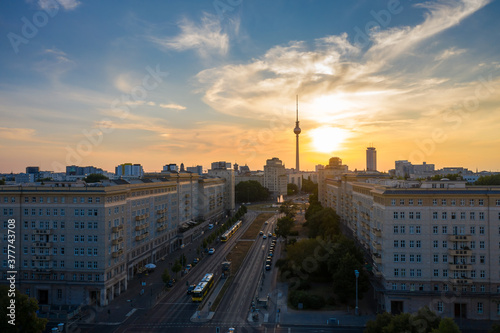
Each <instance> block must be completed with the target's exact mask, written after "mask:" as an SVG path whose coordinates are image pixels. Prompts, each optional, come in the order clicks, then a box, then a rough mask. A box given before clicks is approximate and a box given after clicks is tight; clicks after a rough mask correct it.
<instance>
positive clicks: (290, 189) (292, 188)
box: [286, 183, 299, 195]
mask: <svg viewBox="0 0 500 333" xmlns="http://www.w3.org/2000/svg"><path fill="white" fill-rule="evenodd" d="M297 193H299V187H298V186H297V185H295V184H292V183H289V184H287V185H286V194H287V195H294V194H297Z"/></svg>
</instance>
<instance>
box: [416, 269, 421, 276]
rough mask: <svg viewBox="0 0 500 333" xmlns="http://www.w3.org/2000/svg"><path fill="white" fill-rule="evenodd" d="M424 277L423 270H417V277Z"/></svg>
mask: <svg viewBox="0 0 500 333" xmlns="http://www.w3.org/2000/svg"><path fill="white" fill-rule="evenodd" d="M420 276H422V270H421V269H417V277H420Z"/></svg>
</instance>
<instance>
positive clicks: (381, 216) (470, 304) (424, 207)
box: [323, 175, 500, 320]
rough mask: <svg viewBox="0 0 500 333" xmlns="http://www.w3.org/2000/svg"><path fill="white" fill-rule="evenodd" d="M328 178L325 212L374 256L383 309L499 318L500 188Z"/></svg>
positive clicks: (490, 318) (445, 182)
mask: <svg viewBox="0 0 500 333" xmlns="http://www.w3.org/2000/svg"><path fill="white" fill-rule="evenodd" d="M465 183H466V182H465V181H448V180H442V181H427V182H422V183H420V182H405V181H392V180H387V179H385V180H384V179H381V180H380V181H379V184H373V183H367V182H360V181H359V180H358V179H356V177H355V176H348V175H344V176H343V177H342V179H340V180H333V179H328V180H327V181H326V186H325V193H324V196H325V200H324V202H323V204H324V205H326V206H327V207H332V208H334V209H335V210H336V211H337V213H338V214H339V215H340V216H341V218H342V221H343V222H344V223H345V225H346V226H347V227H348V229H349V230H350V231H352V233H353V235H354V236H355V238H356V239H357V241H358V242H359V244H361V246H362V247H363V248H364V250H365V251H366V253H367V254H368V255H369V256H370V257H371V258H372V264H373V272H374V275H375V278H376V279H375V281H374V283H373V284H374V287H375V288H374V289H375V294H376V298H377V299H378V302H379V307H380V310H385V311H389V312H392V313H400V312H410V313H411V312H415V311H417V310H418V309H419V308H421V307H423V306H425V305H427V306H429V307H430V308H431V309H433V310H434V311H436V312H437V313H438V314H439V315H441V316H443V317H454V318H460V317H462V318H469V319H489V320H499V319H500V187H491V186H490V187H479V186H466V184H465Z"/></svg>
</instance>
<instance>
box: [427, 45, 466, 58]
mask: <svg viewBox="0 0 500 333" xmlns="http://www.w3.org/2000/svg"><path fill="white" fill-rule="evenodd" d="M465 52H466V50H464V49H457V48H455V47H452V48H450V49H447V50H444V51H443V52H441V53H440V54H438V55H437V56H436V58H434V59H435V60H437V61H440V60H446V59H448V58H451V57H454V56H458V55H460V54H462V53H465Z"/></svg>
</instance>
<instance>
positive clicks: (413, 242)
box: [410, 240, 415, 248]
mask: <svg viewBox="0 0 500 333" xmlns="http://www.w3.org/2000/svg"><path fill="white" fill-rule="evenodd" d="M410 247H411V248H413V247H415V241H414V240H411V241H410Z"/></svg>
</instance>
